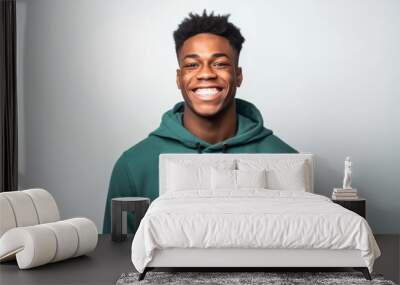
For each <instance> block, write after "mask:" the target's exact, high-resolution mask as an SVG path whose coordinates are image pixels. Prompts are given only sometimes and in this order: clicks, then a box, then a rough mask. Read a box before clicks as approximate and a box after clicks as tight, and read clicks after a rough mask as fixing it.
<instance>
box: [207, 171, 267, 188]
mask: <svg viewBox="0 0 400 285" xmlns="http://www.w3.org/2000/svg"><path fill="white" fill-rule="evenodd" d="M266 187H267V176H266V171H265V169H261V170H250V171H247V170H230V169H215V168H212V170H211V188H212V189H213V190H222V189H223V190H239V189H241V188H266Z"/></svg>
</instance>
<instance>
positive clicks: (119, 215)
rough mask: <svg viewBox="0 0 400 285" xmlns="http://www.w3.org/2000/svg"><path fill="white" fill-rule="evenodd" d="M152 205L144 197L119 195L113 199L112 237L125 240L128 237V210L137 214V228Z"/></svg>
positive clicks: (116, 239) (115, 239) (113, 239)
mask: <svg viewBox="0 0 400 285" xmlns="http://www.w3.org/2000/svg"><path fill="white" fill-rule="evenodd" d="M149 205H150V199H149V198H144V197H119V198H112V200H111V239H112V241H124V240H126V238H127V212H132V213H134V215H135V220H136V229H137V228H138V227H139V224H140V221H141V220H142V218H143V217H144V215H145V213H146V211H147V209H148V208H149Z"/></svg>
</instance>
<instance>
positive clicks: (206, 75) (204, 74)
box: [196, 64, 217, 79]
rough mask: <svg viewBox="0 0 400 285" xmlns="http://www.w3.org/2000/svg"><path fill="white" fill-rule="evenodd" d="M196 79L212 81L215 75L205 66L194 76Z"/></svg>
mask: <svg viewBox="0 0 400 285" xmlns="http://www.w3.org/2000/svg"><path fill="white" fill-rule="evenodd" d="M196 77H197V79H213V78H216V77H217V74H215V72H214V71H213V70H212V68H210V67H209V66H208V65H207V64H205V65H203V67H202V68H201V69H200V70H199V72H198V73H197V75H196Z"/></svg>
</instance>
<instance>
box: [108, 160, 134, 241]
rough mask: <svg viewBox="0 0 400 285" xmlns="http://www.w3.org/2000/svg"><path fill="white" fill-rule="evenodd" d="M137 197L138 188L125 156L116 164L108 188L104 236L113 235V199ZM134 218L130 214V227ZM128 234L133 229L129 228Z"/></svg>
mask: <svg viewBox="0 0 400 285" xmlns="http://www.w3.org/2000/svg"><path fill="white" fill-rule="evenodd" d="M127 196H130V197H132V196H137V195H136V187H135V186H134V184H133V183H132V182H131V179H130V177H129V173H128V165H127V162H126V159H125V156H124V154H122V155H121V157H120V158H119V159H118V161H117V162H116V163H115V165H114V168H113V171H112V174H111V179H110V184H109V187H108V195H107V201H106V207H105V212H104V220H103V234H108V233H111V199H112V198H115V197H127ZM132 221H133V216H132V214H130V213H128V225H132V224H133V223H132ZM128 232H132V229H131V227H128Z"/></svg>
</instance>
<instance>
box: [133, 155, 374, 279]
mask: <svg viewBox="0 0 400 285" xmlns="http://www.w3.org/2000/svg"><path fill="white" fill-rule="evenodd" d="M221 157H223V158H225V159H226V158H231V159H236V158H244V157H246V158H249V157H254V158H271V159H273V158H285V159H304V160H305V161H306V165H307V166H308V167H307V168H308V171H307V172H308V173H307V174H306V175H307V176H308V182H309V185H308V189H307V191H309V192H313V191H314V185H313V184H314V183H313V181H314V171H313V169H314V161H313V155H312V154H308V153H302V154H201V155H199V154H161V155H160V159H159V175H160V176H159V177H160V179H159V181H160V182H159V183H160V184H159V190H160V194H162V193H164V192H165V190H166V189H165V185H166V184H165V181H166V171H165V170H166V165H167V162H168V160H175V159H188V160H198V159H202V160H203V159H204V160H207V161H212V160H214V159H221ZM221 267H222V268H232V269H237V271H246V269H250V268H251V269H254V268H259V269H263V268H264V269H265V268H282V267H284V268H304V267H307V268H338V267H340V268H343V267H350V268H353V269H355V270H358V271H361V272H362V273H363V275H364V277H365V278H366V279H367V280H371V276H370V273H369V270H368V268H367V267H366V264H365V261H364V260H363V259H362V257H361V252H360V251H359V250H330V249H254V248H218V249H216V248H209V249H199V248H169V249H162V250H160V249H157V250H156V251H155V252H154V256H153V259H152V261H151V262H150V263H149V264H148V265H147V267H146V268H145V270H144V271H143V273H141V274H140V275H139V280H142V279H144V277H145V275H146V273H147V272H148V271H150V270H153V269H155V268H221Z"/></svg>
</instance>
